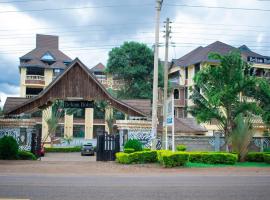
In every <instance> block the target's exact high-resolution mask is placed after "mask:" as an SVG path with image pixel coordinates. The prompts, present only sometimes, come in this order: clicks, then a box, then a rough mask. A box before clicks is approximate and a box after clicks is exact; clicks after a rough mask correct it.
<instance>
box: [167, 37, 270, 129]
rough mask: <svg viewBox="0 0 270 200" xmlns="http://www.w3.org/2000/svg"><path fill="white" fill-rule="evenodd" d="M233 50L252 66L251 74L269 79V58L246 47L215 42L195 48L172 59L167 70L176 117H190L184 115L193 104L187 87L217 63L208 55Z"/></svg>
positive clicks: (192, 84)
mask: <svg viewBox="0 0 270 200" xmlns="http://www.w3.org/2000/svg"><path fill="white" fill-rule="evenodd" d="M233 50H239V51H240V52H241V55H242V58H243V59H244V60H245V61H247V62H250V63H251V64H252V70H253V72H252V73H253V74H254V75H256V76H259V77H265V78H269V77H270V57H268V56H263V55H260V54H258V53H256V52H253V51H251V50H250V49H249V48H248V47H247V46H246V45H243V46H241V47H239V48H236V47H233V46H231V45H228V44H225V43H222V42H220V41H216V42H214V43H212V44H209V45H208V46H206V47H202V46H200V47H197V48H196V49H194V50H192V51H191V52H189V53H187V54H186V55H184V56H182V57H181V58H179V59H174V60H173V61H172V64H171V66H170V69H169V81H170V82H171V85H172V86H173V88H174V91H173V92H174V98H175V100H174V101H175V115H176V117H179V118H186V117H192V116H190V115H189V114H188V113H186V109H185V107H188V106H191V105H192V104H193V102H192V100H190V99H189V97H190V95H191V94H190V91H189V87H194V81H193V78H194V76H195V74H196V73H197V72H198V71H199V70H200V69H202V68H203V67H205V66H207V65H216V64H218V63H219V61H218V60H211V59H209V58H208V55H209V53H210V52H216V53H220V54H221V55H225V54H227V53H229V52H230V51H233ZM205 126H206V127H207V129H208V130H209V131H210V132H211V131H213V130H217V127H216V126H211V125H205ZM263 129H264V128H263V126H261V130H260V131H259V132H262V131H263Z"/></svg>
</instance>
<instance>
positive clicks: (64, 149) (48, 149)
mask: <svg viewBox="0 0 270 200" xmlns="http://www.w3.org/2000/svg"><path fill="white" fill-rule="evenodd" d="M80 151H81V147H80V146H77V147H45V153H47V152H80Z"/></svg>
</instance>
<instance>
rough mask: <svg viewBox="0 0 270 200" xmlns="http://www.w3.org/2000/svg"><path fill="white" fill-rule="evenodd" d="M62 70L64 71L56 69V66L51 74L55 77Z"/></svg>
mask: <svg viewBox="0 0 270 200" xmlns="http://www.w3.org/2000/svg"><path fill="white" fill-rule="evenodd" d="M63 71H64V70H63V69H58V68H57V69H54V70H53V76H54V77H56V76H58V75H60V74H62V72H63Z"/></svg>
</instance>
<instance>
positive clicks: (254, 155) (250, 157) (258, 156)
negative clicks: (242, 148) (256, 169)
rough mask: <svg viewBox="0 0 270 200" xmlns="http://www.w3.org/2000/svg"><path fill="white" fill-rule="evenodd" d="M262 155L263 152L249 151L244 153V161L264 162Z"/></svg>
mask: <svg viewBox="0 0 270 200" xmlns="http://www.w3.org/2000/svg"><path fill="white" fill-rule="evenodd" d="M264 155H265V153H263V152H249V153H248V154H247V155H246V161H249V162H264Z"/></svg>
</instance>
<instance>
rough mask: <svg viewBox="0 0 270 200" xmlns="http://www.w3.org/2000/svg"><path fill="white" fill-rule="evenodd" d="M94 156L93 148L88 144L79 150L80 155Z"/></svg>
mask: <svg viewBox="0 0 270 200" xmlns="http://www.w3.org/2000/svg"><path fill="white" fill-rule="evenodd" d="M94 154H95V150H94V146H93V145H92V144H91V143H89V144H84V145H83V146H82V149H81V155H82V156H85V155H91V156H93V155H94Z"/></svg>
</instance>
